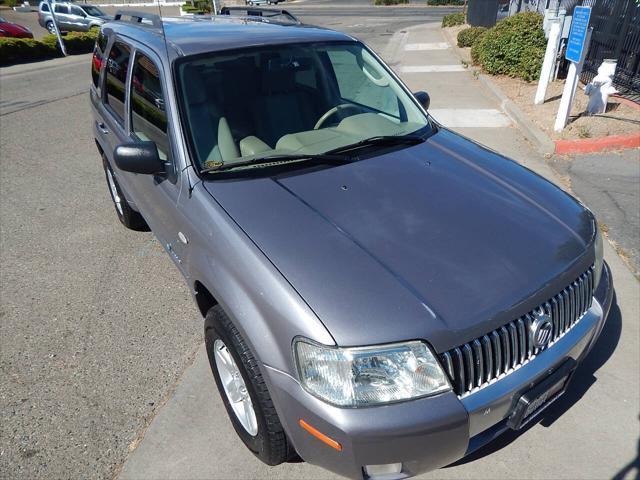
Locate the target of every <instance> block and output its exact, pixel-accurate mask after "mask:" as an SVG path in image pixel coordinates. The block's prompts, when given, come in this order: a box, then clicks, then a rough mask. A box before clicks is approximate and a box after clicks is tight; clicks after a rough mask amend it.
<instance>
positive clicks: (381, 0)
mask: <svg viewBox="0 0 640 480" xmlns="http://www.w3.org/2000/svg"><path fill="white" fill-rule="evenodd" d="M400 3H409V0H375V1H374V2H373V4H374V5H398V4H400Z"/></svg>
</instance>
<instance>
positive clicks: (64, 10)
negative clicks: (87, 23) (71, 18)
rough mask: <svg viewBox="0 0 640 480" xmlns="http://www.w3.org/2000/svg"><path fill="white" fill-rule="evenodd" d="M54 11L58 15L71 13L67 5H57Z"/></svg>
mask: <svg viewBox="0 0 640 480" xmlns="http://www.w3.org/2000/svg"><path fill="white" fill-rule="evenodd" d="M53 11H54V12H56V13H69V7H67V6H66V5H56V6H55V7H53Z"/></svg>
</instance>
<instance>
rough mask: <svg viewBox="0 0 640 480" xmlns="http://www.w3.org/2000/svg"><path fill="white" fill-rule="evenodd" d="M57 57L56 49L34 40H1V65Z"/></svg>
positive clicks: (3, 38)
mask: <svg viewBox="0 0 640 480" xmlns="http://www.w3.org/2000/svg"><path fill="white" fill-rule="evenodd" d="M57 55H58V52H57V50H56V49H55V47H51V46H50V45H47V44H45V43H42V42H39V41H38V40H33V39H32V38H5V37H2V38H0V65H7V64H11V63H16V62H24V61H29V60H41V59H45V58H53V57H56V56H57Z"/></svg>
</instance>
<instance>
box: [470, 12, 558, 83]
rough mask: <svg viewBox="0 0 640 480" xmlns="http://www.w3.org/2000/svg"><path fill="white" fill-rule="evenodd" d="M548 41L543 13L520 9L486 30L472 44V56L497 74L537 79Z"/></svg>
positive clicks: (487, 69) (478, 62) (489, 70)
mask: <svg viewBox="0 0 640 480" xmlns="http://www.w3.org/2000/svg"><path fill="white" fill-rule="evenodd" d="M546 45H547V41H546V39H545V38H544V32H543V31H542V15H538V14H537V13H534V12H526V13H519V14H517V15H514V16H512V17H508V18H505V19H504V20H502V21H500V22H498V23H497V24H496V26H495V27H493V28H490V29H489V30H487V31H486V32H484V34H482V36H481V37H480V38H479V39H478V41H477V42H476V43H475V44H474V45H473V47H472V48H471V59H472V60H473V62H474V63H476V64H479V65H481V66H482V68H483V69H484V70H485V71H486V72H487V73H491V74H493V75H496V74H503V75H508V76H510V77H520V78H522V79H524V80H527V81H530V80H536V79H537V78H538V77H539V75H540V68H541V67H542V60H543V58H544V51H545V49H546Z"/></svg>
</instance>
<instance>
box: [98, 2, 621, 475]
mask: <svg viewBox="0 0 640 480" xmlns="http://www.w3.org/2000/svg"><path fill="white" fill-rule="evenodd" d="M245 10H247V9H246V8H245ZM254 10H256V9H249V12H253V11H254ZM223 11H224V10H223ZM276 13H277V12H276ZM268 14H273V11H272V12H271V13H269V12H267V11H262V12H260V13H258V14H255V15H261V16H260V17H253V16H249V17H245V18H233V17H226V18H225V17H224V16H220V17H218V18H215V20H214V21H211V20H210V19H198V18H191V19H185V18H182V19H180V20H177V19H160V17H158V16H151V15H146V14H135V13H129V14H126V13H122V14H117V15H116V18H115V21H113V22H110V23H108V24H105V25H104V26H103V27H102V30H101V33H100V35H99V37H98V41H97V43H96V47H95V52H94V56H93V62H92V79H93V83H92V84H91V87H90V101H91V107H92V111H93V119H94V123H93V129H94V130H93V131H94V135H95V142H96V146H97V149H98V151H99V153H100V156H101V159H102V165H103V167H104V171H105V176H106V181H107V185H108V188H109V192H110V194H111V199H112V200H113V204H114V206H115V211H116V214H117V215H118V218H119V219H120V221H121V222H122V223H123V224H124V225H125V226H127V227H129V228H132V229H136V230H147V229H151V230H152V231H153V233H154V234H155V235H156V237H157V238H158V240H159V241H160V243H161V245H162V246H163V247H164V248H165V250H166V251H167V253H168V254H169V256H170V257H171V259H172V260H173V262H174V263H175V265H176V266H177V268H178V269H179V270H180V272H181V273H182V275H183V276H184V278H185V280H186V282H187V284H188V286H189V289H190V290H191V291H192V292H193V295H194V297H195V301H196V303H197V305H198V308H199V311H200V312H201V313H202V315H203V317H204V322H203V324H204V337H205V343H206V349H207V353H208V355H209V361H210V364H211V371H212V373H213V376H214V377H215V381H216V384H217V386H218V390H219V392H220V395H221V397H222V399H223V402H224V405H225V407H226V410H227V412H228V415H229V418H230V419H231V422H232V424H233V426H234V428H235V430H236V432H237V434H238V435H239V437H240V438H241V439H242V441H243V442H244V444H245V445H246V446H247V448H248V449H249V450H250V451H251V452H253V453H254V454H255V455H256V456H257V457H258V458H259V459H261V460H262V461H263V462H265V463H267V464H269V465H276V464H279V463H282V462H286V461H288V460H291V459H296V458H297V457H298V456H299V457H301V458H302V459H304V460H305V461H307V462H310V463H313V464H316V465H320V466H322V467H324V468H326V469H329V470H331V471H334V472H336V473H338V474H341V475H344V476H347V477H351V478H359V479H362V478H364V479H373V480H378V479H387V480H389V479H400V478H406V477H409V476H412V475H416V474H419V473H421V472H425V471H428V470H433V469H436V468H439V467H441V466H443V465H447V464H449V463H451V462H453V461H455V460H457V459H460V458H461V457H464V456H465V455H467V454H469V453H470V452H473V451H474V450H476V449H477V448H479V447H480V446H482V445H484V444H486V443H488V442H490V441H492V440H493V439H495V438H496V437H497V436H498V435H499V434H501V433H502V432H504V431H506V430H507V429H515V430H518V429H521V428H523V427H524V426H526V425H527V424H529V423H530V422H532V421H536V420H537V419H539V418H540V417H541V415H542V414H543V412H544V411H545V409H546V408H547V407H548V406H549V405H550V404H551V402H553V401H554V400H555V399H556V398H558V397H559V396H560V395H561V394H562V393H563V392H564V391H565V389H567V388H571V385H570V379H571V376H572V373H573V372H574V370H575V368H576V366H577V364H578V363H579V362H580V361H581V360H582V359H583V358H584V357H585V355H587V354H588V352H589V351H590V350H591V349H592V348H593V347H594V344H595V343H596V341H597V339H598V336H599V335H600V332H601V331H602V328H603V325H604V323H605V320H606V317H607V314H608V312H609V309H610V307H611V304H612V298H613V284H612V278H611V273H610V271H609V269H608V267H607V265H606V263H605V262H604V261H603V245H602V236H601V234H600V232H599V229H598V226H597V223H596V221H595V218H594V216H593V215H592V213H591V212H590V211H589V210H588V209H587V208H586V207H585V206H584V205H582V204H581V203H580V202H578V201H577V200H576V199H574V198H573V197H571V196H570V195H568V194H567V193H565V192H564V191H562V190H560V189H559V188H558V187H556V186H555V185H553V184H551V183H550V182H548V181H546V180H545V179H543V178H541V177H539V176H538V175H536V174H535V173H533V172H531V171H530V170H528V169H526V168H524V167H522V166H520V165H519V164H517V163H515V162H513V161H511V160H509V159H507V158H505V157H503V156H501V155H499V154H498V153H496V152H493V151H491V150H488V149H486V148H484V147H482V146H480V145H478V144H476V143H474V142H472V141H470V140H468V139H466V138H464V137H461V136H459V135H457V134H455V133H453V132H451V131H449V130H447V129H446V128H443V127H442V126H440V125H438V124H437V123H436V122H435V121H434V120H433V119H432V118H430V116H429V115H428V113H427V108H428V107H429V96H428V95H427V94H426V93H424V92H419V93H416V94H412V92H411V91H409V90H408V88H407V87H406V86H405V85H404V84H403V83H402V82H401V81H400V80H399V78H398V77H397V76H396V75H395V74H394V73H393V72H392V71H391V70H390V69H389V67H387V66H386V65H385V64H384V63H383V62H382V60H380V58H379V57H378V56H377V55H376V54H375V53H374V52H373V51H371V50H370V49H369V48H367V47H366V46H365V45H363V44H362V43H361V42H359V41H358V40H356V39H354V38H352V37H350V36H348V35H345V34H342V33H339V32H335V31H331V30H326V29H322V28H316V27H312V26H303V25H299V24H298V23H296V22H295V21H294V19H293V17H292V16H291V15H290V14H287V13H286V12H281V14H280V17H279V18H278V17H276V16H275V14H274V16H272V17H267V15H268ZM141 15H144V18H142V17H141ZM287 18H288V19H289V21H287V20H286V19H287ZM165 35H166V36H165ZM114 241H115V242H117V241H121V239H118V238H114ZM154 281H157V279H150V283H149V286H151V285H152V284H153V282H154ZM603 408H606V406H603ZM199 413H200V412H193V415H199ZM545 434H547V435H553V434H554V432H553V431H550V432H545ZM228 448H231V447H228ZM568 448H570V445H568ZM596 453H597V452H594V454H596ZM543 456H544V455H543ZM512 468H513V471H514V472H517V465H513V466H512ZM515 475H516V476H517V473H516V474H515Z"/></svg>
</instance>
